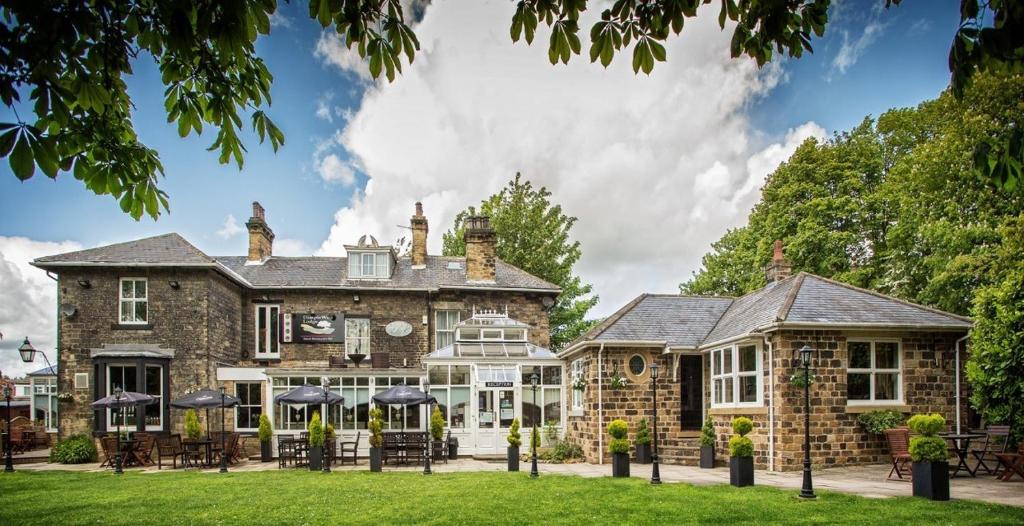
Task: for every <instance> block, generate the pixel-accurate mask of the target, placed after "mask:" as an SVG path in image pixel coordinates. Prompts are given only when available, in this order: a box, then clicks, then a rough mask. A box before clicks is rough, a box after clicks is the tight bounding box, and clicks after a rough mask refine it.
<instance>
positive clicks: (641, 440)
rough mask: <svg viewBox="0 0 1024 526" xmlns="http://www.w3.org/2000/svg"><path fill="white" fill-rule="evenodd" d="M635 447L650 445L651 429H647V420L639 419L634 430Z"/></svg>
mask: <svg viewBox="0 0 1024 526" xmlns="http://www.w3.org/2000/svg"><path fill="white" fill-rule="evenodd" d="M635 443H636V445H638V446H642V445H644V444H650V443H651V429H650V428H649V427H647V419H646V418H641V419H640V425H639V426H637V428H636V440H635Z"/></svg>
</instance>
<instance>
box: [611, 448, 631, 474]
mask: <svg viewBox="0 0 1024 526" xmlns="http://www.w3.org/2000/svg"><path fill="white" fill-rule="evenodd" d="M612 476H613V477H628V476H629V453H612Z"/></svg>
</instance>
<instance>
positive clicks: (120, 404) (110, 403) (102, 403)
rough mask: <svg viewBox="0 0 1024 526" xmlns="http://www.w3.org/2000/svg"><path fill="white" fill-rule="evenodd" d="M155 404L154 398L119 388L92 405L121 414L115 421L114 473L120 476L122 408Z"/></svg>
mask: <svg viewBox="0 0 1024 526" xmlns="http://www.w3.org/2000/svg"><path fill="white" fill-rule="evenodd" d="M154 402H156V398H153V397H152V396H149V395H148V394H146V393H136V392H134V391H122V390H121V388H120V387H117V388H115V389H114V394H112V395H110V396H104V397H103V398H100V399H99V400H96V401H95V402H93V403H92V406H93V407H95V408H97V409H104V408H109V409H117V410H119V411H120V412H121V418H120V419H119V420H118V421H117V465H116V466H115V467H114V473H117V474H121V472H122V471H121V420H124V408H126V407H134V406H137V405H149V404H152V403H154Z"/></svg>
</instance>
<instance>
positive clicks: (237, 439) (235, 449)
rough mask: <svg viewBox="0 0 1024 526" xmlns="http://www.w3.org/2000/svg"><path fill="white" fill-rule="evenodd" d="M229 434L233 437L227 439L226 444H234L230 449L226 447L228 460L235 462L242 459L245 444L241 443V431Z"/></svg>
mask: <svg viewBox="0 0 1024 526" xmlns="http://www.w3.org/2000/svg"><path fill="white" fill-rule="evenodd" d="M231 436H232V437H233V439H232V440H228V444H234V445H233V446H232V447H231V448H230V449H228V455H229V456H228V462H231V463H232V464H237V463H238V462H241V461H242V457H243V456H244V453H245V446H244V444H243V442H244V440H243V439H242V434H241V433H231Z"/></svg>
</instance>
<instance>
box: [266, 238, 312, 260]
mask: <svg viewBox="0 0 1024 526" xmlns="http://www.w3.org/2000/svg"><path fill="white" fill-rule="evenodd" d="M312 253H313V249H312V248H310V247H309V245H307V244H306V242H305V241H302V240H301V239H289V238H283V239H275V240H274V255H275V256H308V255H311V254H312Z"/></svg>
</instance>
